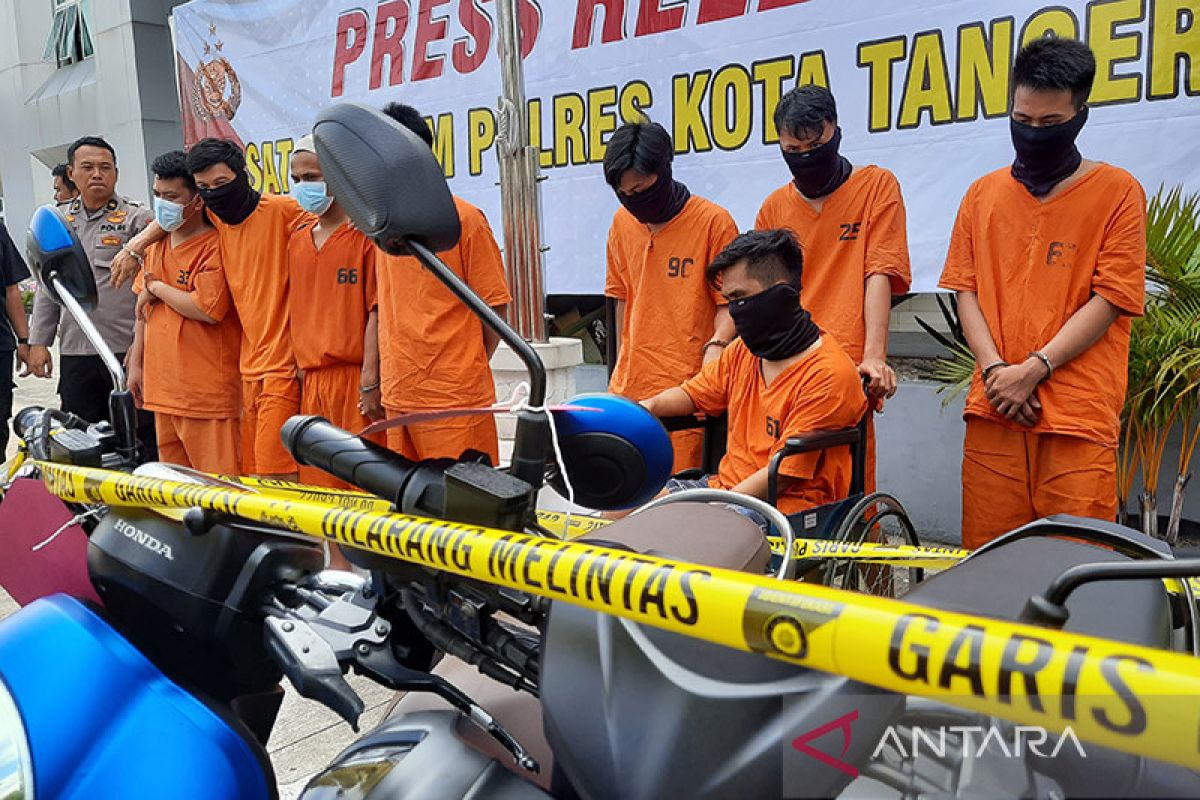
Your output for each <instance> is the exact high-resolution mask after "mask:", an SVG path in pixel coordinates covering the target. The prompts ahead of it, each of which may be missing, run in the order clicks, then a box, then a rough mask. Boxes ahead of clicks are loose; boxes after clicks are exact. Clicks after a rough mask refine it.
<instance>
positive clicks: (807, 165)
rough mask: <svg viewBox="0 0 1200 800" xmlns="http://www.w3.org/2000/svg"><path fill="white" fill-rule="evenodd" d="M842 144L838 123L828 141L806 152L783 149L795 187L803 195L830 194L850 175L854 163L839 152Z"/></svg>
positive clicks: (784, 158)
mask: <svg viewBox="0 0 1200 800" xmlns="http://www.w3.org/2000/svg"><path fill="white" fill-rule="evenodd" d="M841 146H842V129H841V128H840V127H839V128H837V129H836V130H834V132H833V136H832V138H830V140H829V141H828V142H826V143H825V144H822V145H818V146H817V147H814V148H813V149H812V150H809V151H808V152H807V153H789V152H787V151H784V152H783V160H784V161H786V162H787V165H788V169H790V170H791V171H792V177H793V178H794V179H795V181H796V188H797V189H799V190H800V191H801V193H803V195H804V196H805V197H811V198H814V199H815V198H818V197H824V196H825V195H827V194H832V193H833V192H834V191H836V190H837V188H838V187H839V186H841V185H842V184H843V183H845V182H846V181H847V180H848V179H849V178H850V173H852V172H853V171H854V165H853V164H851V163H850V162H849V161H848V160H847V159H846V158H845V157H844V156H842V155H841V154H840V153H839V152H838V149H839V148H840V147H841Z"/></svg>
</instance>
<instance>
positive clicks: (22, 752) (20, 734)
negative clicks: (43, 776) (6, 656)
mask: <svg viewBox="0 0 1200 800" xmlns="http://www.w3.org/2000/svg"><path fill="white" fill-rule="evenodd" d="M0 798H4V800H33V760H32V759H31V758H30V755H29V740H28V738H27V736H26V734H25V723H24V722H22V721H21V712H19V711H18V710H17V704H16V703H15V702H13V699H12V695H10V694H9V692H8V687H7V686H5V685H4V681H3V680H0Z"/></svg>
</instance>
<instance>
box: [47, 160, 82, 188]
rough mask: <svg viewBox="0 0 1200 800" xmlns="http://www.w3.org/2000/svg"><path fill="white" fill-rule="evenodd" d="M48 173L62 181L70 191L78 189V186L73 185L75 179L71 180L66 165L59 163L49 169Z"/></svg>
mask: <svg viewBox="0 0 1200 800" xmlns="http://www.w3.org/2000/svg"><path fill="white" fill-rule="evenodd" d="M50 174H51V175H52V176H54V177H55V178H58V179H59V180H60V181H62V182H63V186H65V187H67V188H68V189H70V190H71V191H72V192H77V191H79V187H77V186H76V185H75V181H73V180H71V176H70V175H68V174H67V165H66V164H59V165H58V166H56V167H55V168H54V169H52V170H50Z"/></svg>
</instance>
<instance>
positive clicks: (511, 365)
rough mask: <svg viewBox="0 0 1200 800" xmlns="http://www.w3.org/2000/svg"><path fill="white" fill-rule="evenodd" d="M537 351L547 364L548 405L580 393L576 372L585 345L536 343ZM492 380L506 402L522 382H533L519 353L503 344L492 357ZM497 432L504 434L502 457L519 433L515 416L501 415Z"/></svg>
mask: <svg viewBox="0 0 1200 800" xmlns="http://www.w3.org/2000/svg"><path fill="white" fill-rule="evenodd" d="M533 349H534V350H535V351H536V352H537V354H538V356H539V357H541V359H542V363H543V364H545V365H546V402H547V403H550V404H554V403H563V402H565V401H567V400H569V399H570V398H571V397H573V396H574V395H575V394H577V393H578V391H577V389H576V371H577V369H578V368H579V367H580V366H581V365H582V364H583V342H581V341H579V340H578V339H567V338H554V339H551V340H550V341H549V342H545V343H543V344H536V343H535V344H534V345H533ZM492 378H493V380H494V381H495V383H496V397H497V398H498V399H499V400H500V401H502V402H503V401H504V400H506V399H507V398H509V397H512V395H513V392H515V391H516V389H517V387H518V386H520V385H521V383H523V382H525V381H528V380H529V372H528V371H527V370H526V369H525V364H524V363H523V362H522V361H521V359H519V358H517V355H516V353H514V352H513V351H512V350H511V349H509V348H508V346H506V345H505V344H503V343H501V345H500V346H499V347H498V348H496V353H495V354H494V355H493V356H492ZM496 429H497V431H498V432H499V434H500V445H501V451H502V454H503V453H507V452H508V451H509V448H507V447H505V443H506V442H509V441H511V440H512V438H513V435H514V434H515V433H516V420H515V419H513V417H512V416H507V415H504V416H499V417H497V418H496Z"/></svg>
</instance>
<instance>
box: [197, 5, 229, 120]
mask: <svg viewBox="0 0 1200 800" xmlns="http://www.w3.org/2000/svg"><path fill="white" fill-rule="evenodd" d="M208 33H209V35H210V36H213V37H215V36H216V34H217V26H216V25H209V26H208ZM224 47H225V43H224V42H222V41H221V40H219V39H216V40H215V41H214V42H213V43H212V44H209V43H208V42H205V43H204V55H205V56H212V58H209V59H208V60H207V61H205V60H203V59H201V61H200V63H198V64H197V65H196V77H195V80H194V82H193V84H192V92H191V94H192V108H193V109H195V111H196V116H198V117H199V118H200V119H202V120H204V121H205V122H207V121H209V120H212V119H215V118H217V117H224V118H225V119H233V117H234V115H235V114H237V110H238V106H240V105H241V104H242V84H241V81H240V80H238V75H237V72H236V71H235V70H234V68H233V65H232V64H230V63H229V61H228V60H227V59H226V58H225V56H223V55H221V50H222V49H224Z"/></svg>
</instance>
